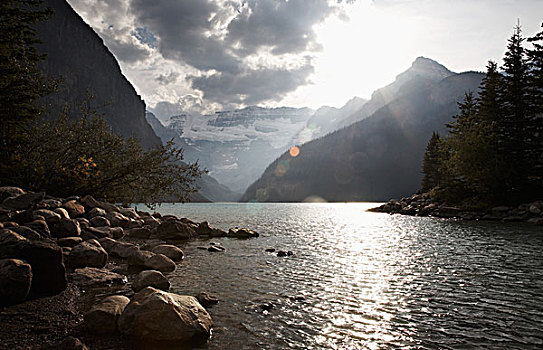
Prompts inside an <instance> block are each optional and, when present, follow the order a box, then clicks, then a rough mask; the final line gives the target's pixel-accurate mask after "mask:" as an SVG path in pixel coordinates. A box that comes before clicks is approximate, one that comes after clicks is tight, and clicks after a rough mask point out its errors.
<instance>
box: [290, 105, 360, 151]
mask: <svg viewBox="0 0 543 350" xmlns="http://www.w3.org/2000/svg"><path fill="white" fill-rule="evenodd" d="M367 102H368V101H367V100H365V99H362V98H360V97H353V98H352V99H350V100H349V101H348V102H347V103H346V104H345V105H344V106H343V107H341V108H335V107H329V106H323V107H321V108H319V109H317V110H316V111H315V113H314V114H313V115H312V116H311V118H309V120H308V121H307V123H306V126H305V128H304V129H302V131H300V132H299V133H298V134H297V135H296V136H295V137H294V138H293V140H292V145H297V144H302V143H305V142H308V141H311V140H314V139H316V138H319V137H321V136H324V135H326V134H329V133H331V132H332V131H336V130H337V129H339V128H341V127H343V126H344V124H345V120H346V119H347V118H349V117H351V116H353V115H354V114H355V113H356V112H358V111H360V109H361V108H362V107H363V106H364V105H365V104H366V103H367ZM351 124H352V123H351Z"/></svg>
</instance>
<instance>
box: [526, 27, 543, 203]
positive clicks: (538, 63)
mask: <svg viewBox="0 0 543 350" xmlns="http://www.w3.org/2000/svg"><path fill="white" fill-rule="evenodd" d="M541 27H543V24H542V25H541ZM528 42H530V43H531V44H532V47H533V48H532V49H531V50H528V57H529V60H530V62H529V64H530V72H529V89H530V94H531V99H530V100H531V102H532V113H531V114H532V116H531V117H532V123H533V125H534V133H535V134H534V136H535V137H534V142H533V153H532V155H533V159H532V161H533V163H534V167H533V170H534V171H533V174H532V176H533V183H534V190H535V191H536V193H538V195H539V196H543V31H541V32H539V33H537V34H536V35H534V36H533V37H531V38H529V39H528Z"/></svg>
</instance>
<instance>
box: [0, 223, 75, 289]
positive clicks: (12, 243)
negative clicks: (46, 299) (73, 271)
mask: <svg viewBox="0 0 543 350" xmlns="http://www.w3.org/2000/svg"><path fill="white" fill-rule="evenodd" d="M3 231H6V230H5V229H4V230H3ZM8 231H9V230H8ZM8 235H10V236H11V238H10V239H7V240H6V241H4V240H3V239H2V241H1V244H0V259H6V258H14V259H20V260H25V261H26V262H28V263H29V264H30V266H31V267H32V286H31V287H30V296H32V297H34V296H36V297H37V296H47V295H55V294H58V293H60V292H62V291H63V290H64V289H66V269H65V267H64V264H63V260H62V250H61V249H60V247H59V246H58V245H56V244H55V243H53V242H50V241H45V240H36V241H31V240H27V239H24V238H22V237H21V236H19V235H17V234H16V233H12V234H10V233H8ZM14 235H17V236H18V237H14ZM4 236H5V234H2V236H0V237H4ZM20 238H22V239H20Z"/></svg>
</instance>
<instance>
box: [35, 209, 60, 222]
mask: <svg viewBox="0 0 543 350" xmlns="http://www.w3.org/2000/svg"><path fill="white" fill-rule="evenodd" d="M34 215H39V216H42V217H43V218H44V219H45V221H46V222H47V224H48V225H53V224H58V223H59V222H60V219H62V217H61V216H60V215H59V214H57V213H55V212H54V211H52V210H49V209H38V210H34Z"/></svg>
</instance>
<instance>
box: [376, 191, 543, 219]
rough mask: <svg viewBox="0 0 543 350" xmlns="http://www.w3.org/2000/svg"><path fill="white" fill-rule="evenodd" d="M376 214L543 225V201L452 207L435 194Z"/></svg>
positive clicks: (391, 205) (389, 205)
mask: <svg viewBox="0 0 543 350" xmlns="http://www.w3.org/2000/svg"><path fill="white" fill-rule="evenodd" d="M368 211H370V212H374V213H389V214H401V215H409V216H427V217H437V218H447V219H452V218H454V219H461V220H467V221H502V222H527V223H530V224H535V225H540V226H543V200H538V201H533V202H530V203H523V204H520V205H517V206H496V207H490V208H462V207H457V206H452V205H448V204H447V203H445V202H441V201H437V200H434V199H433V198H432V195H431V193H429V192H426V193H420V194H414V195H412V196H410V197H404V198H401V199H400V200H397V199H391V200H389V201H388V202H387V203H385V204H383V205H381V206H379V207H376V208H371V209H368Z"/></svg>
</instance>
